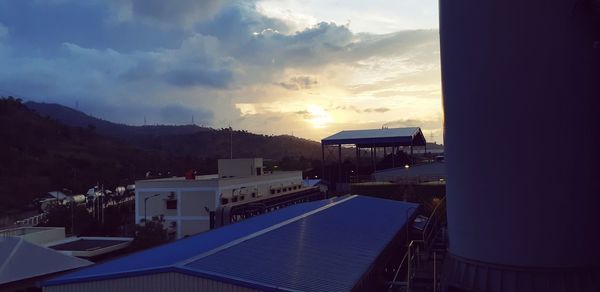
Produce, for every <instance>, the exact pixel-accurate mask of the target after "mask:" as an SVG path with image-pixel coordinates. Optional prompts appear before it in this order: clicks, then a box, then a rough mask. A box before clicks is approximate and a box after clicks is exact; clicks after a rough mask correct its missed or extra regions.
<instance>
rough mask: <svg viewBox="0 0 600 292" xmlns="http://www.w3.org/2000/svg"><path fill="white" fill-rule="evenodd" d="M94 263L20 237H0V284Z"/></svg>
mask: <svg viewBox="0 0 600 292" xmlns="http://www.w3.org/2000/svg"><path fill="white" fill-rule="evenodd" d="M92 264H93V263H92V262H90V261H86V260H83V259H80V258H76V257H72V256H69V255H65V254H62V253H60V252H58V251H55V250H52V249H49V248H46V247H41V246H37V245H35V244H33V243H30V242H27V241H25V240H24V239H22V238H19V237H0V285H1V284H6V283H10V282H14V281H19V280H24V279H29V278H34V277H39V276H44V275H49V274H54V273H58V272H63V271H68V270H72V269H76V268H81V267H85V266H89V265H92Z"/></svg>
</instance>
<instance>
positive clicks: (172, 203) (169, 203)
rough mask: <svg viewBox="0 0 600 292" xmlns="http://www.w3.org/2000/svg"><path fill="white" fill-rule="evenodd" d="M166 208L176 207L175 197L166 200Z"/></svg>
mask: <svg viewBox="0 0 600 292" xmlns="http://www.w3.org/2000/svg"><path fill="white" fill-rule="evenodd" d="M166 204H167V210H175V209H177V199H168V200H166Z"/></svg>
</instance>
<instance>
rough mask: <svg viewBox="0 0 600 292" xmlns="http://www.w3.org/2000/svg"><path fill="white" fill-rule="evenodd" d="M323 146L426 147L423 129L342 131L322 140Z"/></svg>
mask: <svg viewBox="0 0 600 292" xmlns="http://www.w3.org/2000/svg"><path fill="white" fill-rule="evenodd" d="M321 143H322V144H323V145H339V144H354V145H356V146H358V147H386V146H425V137H424V136H423V132H421V128H419V127H412V128H387V129H385V128H384V129H369V130H351V131H341V132H339V133H337V134H334V135H332V136H329V137H327V138H325V139H323V140H321Z"/></svg>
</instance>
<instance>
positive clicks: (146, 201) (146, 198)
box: [144, 194, 160, 224]
mask: <svg viewBox="0 0 600 292" xmlns="http://www.w3.org/2000/svg"><path fill="white" fill-rule="evenodd" d="M156 196H160V194H155V195H152V196H149V197H145V198H144V224H146V222H147V221H148V220H147V218H146V214H147V213H146V203H148V200H149V199H150V198H154V197H156Z"/></svg>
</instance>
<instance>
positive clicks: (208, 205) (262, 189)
mask: <svg viewBox="0 0 600 292" xmlns="http://www.w3.org/2000/svg"><path fill="white" fill-rule="evenodd" d="M218 164H219V169H218V174H214V175H205V176H192V177H187V178H185V177H177V178H166V179H150V180H140V181H136V183H135V185H136V191H135V202H136V204H135V221H136V223H138V224H139V223H141V222H143V221H144V220H150V219H151V218H152V217H157V216H162V217H163V218H164V220H165V225H166V227H167V228H168V229H169V231H170V233H171V234H172V236H173V237H175V238H182V237H185V236H189V235H193V234H196V233H199V232H203V231H206V230H209V229H211V226H214V214H215V213H216V212H217V210H219V209H220V208H222V207H224V206H230V205H234V204H239V203H241V202H253V201H259V200H262V199H265V198H268V197H271V196H281V195H285V194H289V193H293V192H297V191H300V190H302V189H303V188H304V187H303V184H302V172H301V171H281V172H273V173H265V171H264V168H263V161H262V158H251V159H227V160H219V162H218Z"/></svg>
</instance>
